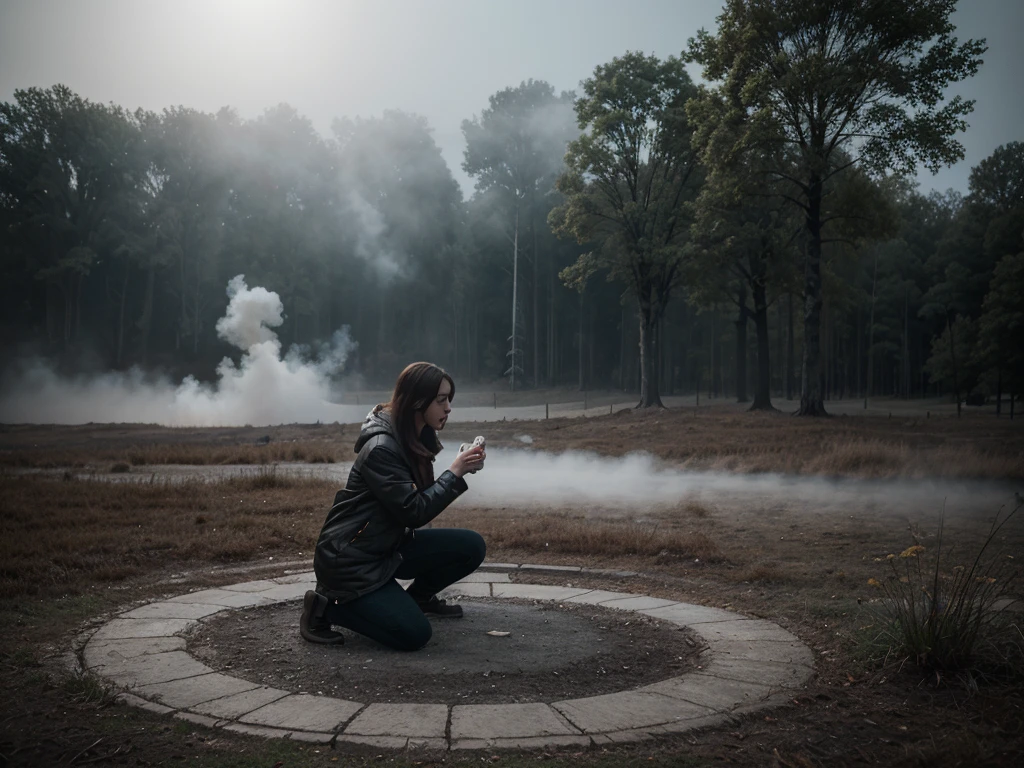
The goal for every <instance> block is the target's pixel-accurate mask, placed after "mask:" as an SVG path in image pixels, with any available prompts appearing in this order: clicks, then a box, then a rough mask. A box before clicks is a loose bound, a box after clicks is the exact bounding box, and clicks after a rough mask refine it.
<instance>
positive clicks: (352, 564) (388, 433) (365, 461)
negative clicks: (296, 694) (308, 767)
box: [299, 363, 485, 651]
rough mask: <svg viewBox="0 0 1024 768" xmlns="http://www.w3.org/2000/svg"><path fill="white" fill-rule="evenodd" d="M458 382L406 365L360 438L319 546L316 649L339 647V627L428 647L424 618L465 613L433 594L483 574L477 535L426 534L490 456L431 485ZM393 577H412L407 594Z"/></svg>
mask: <svg viewBox="0 0 1024 768" xmlns="http://www.w3.org/2000/svg"><path fill="white" fill-rule="evenodd" d="M454 395H455V382H454V381H452V377H451V376H449V375H448V374H447V373H446V372H445V371H443V370H442V369H441V368H438V367H437V366H436V365H431V364H430V363H413V364H412V365H410V366H408V367H407V368H406V369H405V370H404V371H402V373H401V375H400V376H399V377H398V381H397V383H396V384H395V391H394V394H393V395H392V397H391V402H389V403H382V404H381V405H378V406H376V407H375V408H374V409H373V410H372V411H371V412H370V414H369V415H368V416H367V417H366V421H365V422H364V423H363V427H362V429H361V430H360V432H359V438H358V439H357V440H356V445H355V450H356V453H357V454H358V455H357V457H356V460H355V462H354V463H353V465H352V470H351V472H350V473H349V476H348V483H347V484H346V485H345V488H344V489H342V490H340V491H338V493H337V495H336V496H335V498H334V506H333V507H332V508H331V511H330V512H329V513H328V515H327V520H326V522H324V527H323V530H322V531H321V532H320V539H319V540H318V541H317V545H316V554H315V555H314V558H313V567H314V569H315V571H316V580H317V587H316V591H312V590H311V591H309V592H307V593H306V597H305V600H304V601H303V611H302V618H301V620H300V624H299V629H300V632H301V634H302V636H303V637H304V638H305V639H306V640H308V641H310V642H313V643H329V644H334V643H341V642H344V635H342V634H341V633H340V632H336V631H334V630H333V629H332V628H331V627H332V625H334V626H341V627H345V628H348V629H351V630H353V631H355V632H359V633H360V634H363V635H366V636H367V637H371V638H373V639H374V640H377V641H379V642H381V643H384V644H385V645H388V646H390V647H392V648H397V649H399V650H405V651H413V650H416V649H417V648H422V647H423V646H424V645H426V643H427V641H428V640H429V639H430V635H431V629H430V622H429V621H427V617H428V616H437V617H449V618H458V617H460V616H462V608H461V606H458V605H447V604H446V603H445V601H444V600H440V599H439V598H438V597H437V593H438V592H440V591H441V590H442V589H444V588H445V587H447V586H448V585H450V584H452V583H454V582H456V581H458V580H459V579H461V578H463V577H464V576H466V575H468V574H470V573H472V572H473V571H475V570H476V569H477V567H478V566H479V565H480V563H482V562H483V559H484V550H485V547H484V540H483V538H482V537H481V536H480V534H478V533H476V532H475V531H468V530H461V529H455V528H451V529H444V528H423V527H422V526H424V525H426V524H427V523H429V522H430V521H431V520H433V519H434V518H435V517H437V516H438V515H439V514H441V512H442V511H443V510H444V509H445V507H447V506H448V505H449V504H451V503H452V502H453V501H454V500H455V499H456V498H458V496H459V495H461V494H462V493H464V492H465V491H466V490H467V486H466V481H465V480H464V479H463V476H464V475H466V474H469V473H472V472H476V471H478V470H479V469H481V468H482V467H483V465H484V458H485V453H484V448H483V447H482V446H481V447H475V448H471V449H469V450H466V451H463V452H462V453H460V454H459V455H458V456H457V457H456V458H455V461H453V462H452V465H451V467H450V468H449V469H448V470H446V471H445V472H443V473H442V474H441V476H440V477H438V478H437V479H436V480H435V479H434V471H433V461H434V457H435V456H436V455H437V454H438V453H440V451H441V443H440V441H439V440H438V439H437V432H439V431H440V430H442V429H444V425H445V422H446V421H447V420H448V414H449V413H450V412H451V405H450V404H451V400H452V398H453V397H454ZM396 579H412V580H413V581H412V584H410V585H409V588H408V590H404V589H402V587H401V585H400V584H399V583H398V582H397V581H396Z"/></svg>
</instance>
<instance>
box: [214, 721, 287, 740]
mask: <svg viewBox="0 0 1024 768" xmlns="http://www.w3.org/2000/svg"><path fill="white" fill-rule="evenodd" d="M224 730H225V731H231V732H232V733H241V734H244V735H246V736H259V737H261V738H264V739H287V738H291V737H292V736H294V734H293V733H292V732H291V731H286V730H284V729H282V728H267V727H266V726H265V725H246V724H244V723H228V724H227V725H225V726H224Z"/></svg>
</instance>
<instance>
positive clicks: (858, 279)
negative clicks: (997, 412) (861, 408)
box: [0, 0, 1024, 415]
mask: <svg viewBox="0 0 1024 768" xmlns="http://www.w3.org/2000/svg"><path fill="white" fill-rule="evenodd" d="M834 5H835V7H834V8H832V10H831V11H829V12H828V13H825V12H824V11H821V10H820V4H818V3H813V2H811V0H788V2H786V3H783V4H779V3H766V2H761V1H760V0H730V2H728V3H727V5H726V8H725V9H724V11H723V15H722V16H721V17H720V19H719V24H720V28H719V30H718V32H717V34H716V35H711V34H708V33H702V34H701V35H700V36H699V37H698V39H697V40H694V41H691V42H690V45H689V48H688V51H687V53H686V54H685V55H684V58H683V59H677V58H673V57H670V58H669V59H667V60H664V61H659V60H658V59H656V58H654V57H647V56H643V55H640V54H636V53H627V54H625V55H624V56H622V57H620V58H616V59H614V60H613V61H611V62H609V63H607V64H604V65H601V66H599V67H598V68H596V69H595V71H594V74H593V76H592V77H591V78H589V79H588V80H586V81H584V83H582V84H581V90H580V93H579V94H578V95H577V94H574V93H557V92H556V91H555V89H554V88H553V87H552V86H550V85H548V84H547V83H544V82H538V81H533V80H531V81H528V82H524V83H522V84H521V85H519V86H518V87H510V88H507V89H505V90H503V91H500V92H498V93H496V94H494V95H493V96H492V97H491V98H490V101H489V104H488V105H486V107H484V108H483V109H482V111H481V112H480V114H479V115H477V116H474V117H472V118H470V119H467V120H466V121H464V122H463V126H462V128H463V133H464V136H465V139H466V148H465V154H464V163H463V168H464V169H465V171H466V172H467V173H468V174H470V175H471V176H472V177H473V178H474V179H475V181H476V191H475V193H474V194H473V195H472V196H471V197H470V199H468V200H465V199H463V195H462V192H461V190H460V188H459V186H458V184H457V183H456V182H455V180H454V179H453V177H452V173H451V170H450V169H449V168H448V167H447V165H446V164H445V162H444V159H443V158H442V156H441V153H440V151H439V149H438V147H437V145H436V144H435V142H434V140H433V138H432V134H431V129H430V127H429V126H428V125H427V123H426V121H425V120H424V119H423V118H421V117H418V116H416V115H412V114H408V113H404V112H400V111H392V112H386V113H384V114H383V115H382V116H380V117H374V118H370V119H339V120H337V121H335V123H334V125H333V126H332V131H331V135H330V136H328V137H324V136H321V135H319V134H318V133H317V132H316V131H315V130H314V128H313V127H312V125H311V123H310V121H309V120H307V119H306V118H304V117H303V116H302V115H300V114H298V113H297V112H296V110H294V109H293V108H291V107H289V106H287V105H280V106H277V107H274V108H271V109H268V110H267V111H266V112H265V113H264V114H263V115H262V116H260V117H258V118H256V119H254V120H243V119H241V118H240V117H239V116H238V115H237V114H236V113H234V112H233V111H231V110H229V109H224V110H221V111H220V112H218V113H217V114H207V113H202V112H198V111H195V110H192V109H188V108H185V107H174V108H168V109H165V110H164V111H163V112H161V113H159V114H156V113H150V112H144V111H141V110H140V111H136V112H130V111H128V110H126V109H124V108H122V107H119V106H116V105H101V104H96V103H93V102H90V101H88V100H86V99H84V98H82V97H80V96H78V95H77V94H75V93H73V92H72V91H71V90H69V89H68V88H66V87H64V86H59V85H58V86H54V87H52V88H49V89H45V90H43V89H35V88H33V89H28V90H23V91H17V92H16V93H15V95H14V99H13V101H11V102H8V103H3V104H2V105H0V217H2V220H0V269H2V281H3V282H2V288H0V291H2V301H0V344H2V351H3V360H4V361H5V365H6V366H8V367H9V366H11V365H12V364H13V363H14V361H16V360H18V359H23V358H25V357H27V356H42V357H45V358H48V359H50V360H53V361H55V363H54V364H55V365H56V366H57V367H58V369H59V370H62V371H64V372H77V371H82V370H107V369H120V370H125V369H128V368H130V367H133V366H135V367H139V368H141V369H143V370H145V371H159V372H163V373H167V374H170V375H173V376H176V377H180V376H183V375H185V374H189V373H191V374H195V375H197V376H199V377H209V376H211V375H212V372H213V370H214V368H215V366H216V365H217V363H218V362H219V361H220V360H221V359H222V358H223V357H224V356H225V355H235V356H237V354H238V350H234V349H232V348H231V347H230V345H228V344H227V343H226V342H225V341H223V340H222V339H220V338H219V337H218V333H217V320H218V318H219V317H221V315H222V314H223V312H224V309H225V306H226V304H227V296H226V294H225V289H226V287H227V284H228V281H229V280H230V279H231V278H232V277H234V276H235V275H238V274H244V275H245V276H246V281H247V282H248V283H249V285H259V286H263V287H264V288H266V289H267V290H271V291H275V292H277V293H278V294H279V295H280V297H281V300H282V302H283V304H284V307H285V313H286V320H285V322H284V324H283V325H282V326H281V327H280V328H279V329H278V332H279V335H280V337H281V340H282V342H283V344H284V346H285V347H289V346H293V345H304V346H305V347H308V348H310V349H313V350H315V349H316V348H317V346H318V345H320V344H323V343H326V342H329V340H330V339H331V337H332V335H333V334H334V333H335V332H336V331H337V330H339V329H340V328H342V327H344V326H348V328H349V329H350V336H351V338H352V339H353V340H355V341H356V342H357V344H358V348H357V350H356V351H355V352H353V354H352V355H350V357H349V360H348V361H347V363H346V367H345V371H344V373H345V374H348V375H352V374H356V375H359V376H362V377H363V379H364V380H365V382H366V383H367V384H375V385H386V384H388V383H390V381H391V380H392V379H393V377H394V374H395V371H397V370H398V369H399V368H400V367H401V366H402V365H403V364H404V363H406V362H408V361H410V360H413V359H420V358H424V359H431V360H435V361H437V362H438V363H440V364H442V365H444V366H446V367H447V368H449V369H451V370H452V371H454V372H455V373H456V374H457V375H458V376H459V377H460V378H462V379H468V380H473V381H494V380H496V379H499V378H502V377H504V378H507V379H509V380H513V379H514V385H515V387H516V388H519V387H522V386H528V387H540V386H551V385H569V384H571V385H575V386H579V387H580V388H587V387H599V386H605V387H616V388H622V389H626V390H631V391H639V392H640V402H641V404H643V405H655V404H657V403H659V402H660V399H659V396H660V393H679V392H693V391H695V390H696V391H700V392H702V393H706V394H708V395H710V396H712V397H724V396H727V395H728V396H735V397H736V398H737V399H738V400H740V401H741V402H746V401H750V400H752V402H753V407H756V408H770V407H772V397H776V398H778V397H784V398H787V399H795V398H799V399H800V412H801V413H807V414H812V415H813V414H816V413H822V412H824V407H823V402H824V401H825V400H828V399H830V398H842V397H866V396H869V395H881V394H885V395H894V396H899V397H917V396H923V395H935V394H947V393H948V394H951V395H954V396H955V397H956V398H957V401H958V402H959V401H960V400H961V398H966V397H968V396H969V395H972V396H973V397H975V398H977V397H985V396H988V395H995V396H999V395H1001V394H1002V393H1004V392H1020V390H1021V384H1022V383H1024V299H1022V297H1024V145H1022V144H1021V143H1018V142H1014V143H1011V144H1008V145H1006V146H1003V147H1000V148H999V149H998V150H996V152H995V153H993V155H992V156H991V157H989V158H987V159H986V160H985V161H983V162H982V163H980V164H979V165H978V166H977V167H976V168H975V169H974V170H973V171H972V174H971V177H970V190H969V194H967V195H966V196H961V195H959V194H957V193H954V192H952V191H951V192H948V193H946V194H938V193H931V194H927V195H926V194H922V193H921V192H919V191H918V190H916V189H915V188H914V187H913V186H911V185H910V184H908V183H907V182H906V181H904V180H903V178H905V176H906V174H907V173H908V172H910V171H912V170H913V169H914V168H915V167H916V164H917V162H924V163H925V164H926V165H929V166H931V167H937V166H938V165H940V164H942V163H947V162H951V161H954V160H956V159H957V158H959V157H961V156H962V148H960V146H959V144H958V143H957V142H956V141H955V138H954V137H955V134H956V132H957V131H959V130H962V129H963V128H964V127H965V125H966V123H965V122H964V116H965V115H966V114H968V113H969V111H970V103H969V102H963V101H961V100H960V99H959V98H955V99H952V100H951V101H950V102H948V103H946V104H943V103H942V101H941V99H942V93H943V91H944V88H945V86H946V85H947V84H948V83H949V82H955V81H957V80H961V79H964V78H966V77H969V76H970V75H971V74H973V72H974V71H975V70H976V68H977V66H978V63H979V56H980V54H981V53H982V52H983V51H984V46H983V45H982V44H981V43H978V42H975V41H968V42H966V43H964V44H958V43H957V41H956V40H955V39H953V38H952V37H951V36H950V35H951V31H952V28H951V27H950V25H949V22H948V16H949V12H950V11H951V8H952V6H951V4H950V3H949V2H947V1H946V0H930V1H929V2H925V3H921V4H917V5H916V6H914V8H911V9H906V10H905V11H903V12H901V13H894V12H893V11H892V9H891V8H890V9H889V10H888V11H886V12H885V13H884V14H882V15H881V16H879V17H875V16H873V15H872V14H873V13H875V11H874V10H873V9H874V7H875V5H877V4H872V3H866V2H862V1H861V0H846V1H845V2H842V3H838V4H834ZM783 6H785V8H783ZM780 8H781V9H782V10H780ZM787 9H788V12H787ZM834 57H838V58H834ZM684 59H688V60H690V61H693V62H696V63H697V64H699V65H700V66H701V67H702V68H703V72H704V76H705V78H706V79H707V80H708V82H709V83H710V84H709V85H704V86H700V87H697V86H695V85H694V84H693V83H692V82H691V80H690V78H689V76H688V75H687V72H686V69H685V68H684V65H683V64H684ZM880 61H881V62H885V66H884V67H883V66H881V65H879V64H878V62H880ZM513 297H514V304H513ZM513 317H514V318H515V320H513Z"/></svg>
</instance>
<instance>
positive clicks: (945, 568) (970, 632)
mask: <svg viewBox="0 0 1024 768" xmlns="http://www.w3.org/2000/svg"><path fill="white" fill-rule="evenodd" d="M1020 508H1021V505H1020V504H1018V505H1017V507H1015V508H1014V509H1013V510H1012V511H1011V512H1010V513H1009V514H1007V515H1005V516H1003V517H1002V518H1001V519H1000V516H999V515H996V518H995V520H993V522H992V526H991V529H990V530H989V533H988V536H987V537H986V538H985V540H984V542H983V543H982V545H981V547H980V548H979V550H978V551H977V553H976V554H975V556H974V557H973V559H968V560H967V561H966V562H961V561H960V560H959V559H958V558H955V557H954V548H953V546H950V547H949V548H948V549H946V550H943V520H942V518H940V521H939V531H938V538H937V542H936V546H935V551H934V553H930V552H929V550H928V549H927V548H926V547H925V546H924V545H922V544H920V543H919V540H918V541H915V543H914V544H913V545H912V546H910V547H908V548H907V549H905V550H903V551H902V552H900V553H899V554H890V555H888V556H887V558H886V560H887V562H888V563H889V565H890V568H891V572H890V573H889V575H888V577H887V578H885V579H884V580H882V581H879V580H877V579H874V578H872V579H870V580H869V581H868V583H869V584H870V585H871V586H874V587H877V588H879V589H881V590H882V592H883V594H884V598H883V600H882V614H883V616H882V618H883V621H884V622H885V629H884V630H883V636H884V638H885V640H886V641H887V642H888V645H889V650H888V655H889V656H890V657H891V656H892V655H896V656H898V657H900V658H901V659H903V660H910V661H913V662H914V663H916V664H917V665H918V666H919V667H921V668H922V669H924V670H926V671H928V672H932V673H935V675H936V679H941V675H942V674H943V673H965V674H966V675H967V676H968V679H971V680H973V675H974V674H975V673H979V672H982V671H983V670H990V669H993V668H995V669H997V670H998V671H1000V672H1009V673H1010V674H1011V675H1014V676H1020V675H1022V669H1024V648H1022V646H1021V643H1020V640H1022V639H1024V637H1021V633H1020V629H1019V628H1018V627H1016V626H1015V625H1014V624H1013V623H1012V622H1009V621H1006V620H1005V616H1006V607H1007V606H1008V605H1009V604H1010V603H1011V602H1012V600H1013V598H1014V597H1015V595H1014V592H1013V589H1014V587H1015V585H1016V583H1017V581H1018V580H1019V577H1020V565H1019V564H1017V563H1016V562H1015V561H1014V560H1013V556H1012V555H1009V554H1007V553H1005V552H993V551H992V545H993V543H994V542H995V541H996V540H997V535H998V534H999V532H1000V530H1002V528H1003V527H1004V526H1005V525H1006V524H1007V523H1008V522H1009V521H1010V520H1011V519H1012V518H1013V517H1014V516H1015V515H1016V513H1017V512H1018V511H1019V510H1020ZM1014 633H1016V635H1014Z"/></svg>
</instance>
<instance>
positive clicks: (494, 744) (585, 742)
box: [451, 736, 591, 751]
mask: <svg viewBox="0 0 1024 768" xmlns="http://www.w3.org/2000/svg"><path fill="white" fill-rule="evenodd" d="M590 745H591V739H590V737H589V736H533V737H523V738H520V739H462V740H461V741H453V742H452V747H451V748H452V749H453V750H456V749H459V750H467V751H468V750H472V749H543V748H544V747H589V746H590Z"/></svg>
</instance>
